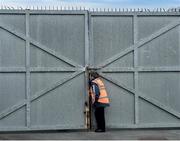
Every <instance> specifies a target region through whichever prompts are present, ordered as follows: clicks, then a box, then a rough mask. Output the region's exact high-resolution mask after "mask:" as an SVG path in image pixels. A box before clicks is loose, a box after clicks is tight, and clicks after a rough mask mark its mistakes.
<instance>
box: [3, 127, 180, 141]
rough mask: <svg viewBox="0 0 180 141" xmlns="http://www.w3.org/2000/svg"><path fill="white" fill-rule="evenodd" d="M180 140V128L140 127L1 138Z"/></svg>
mask: <svg viewBox="0 0 180 141" xmlns="http://www.w3.org/2000/svg"><path fill="white" fill-rule="evenodd" d="M4 139H9V140H22V139H24V140H29V139H31V140H39V139H41V140H55V139H58V140H73V139H76V140H87V139H89V140H99V139H102V140H108V139H109V140H115V139H117V140H118V139H119V140H120V139H123V140H128V139H129V140H131V139H134V140H179V139H180V129H179V130H177V129H169V130H167V129H166V130H165V129H163V130H162V129H159V130H158V129H153V130H152V129H151V130H150V129H144V130H143V129H141V130H140V129H138V130H135V129H134V130H132V129H130V130H108V131H107V132H105V133H95V132H92V131H38V132H9V133H7V132H1V133H0V140H4Z"/></svg>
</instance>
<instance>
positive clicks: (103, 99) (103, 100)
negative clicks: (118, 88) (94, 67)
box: [90, 78, 109, 104]
mask: <svg viewBox="0 0 180 141" xmlns="http://www.w3.org/2000/svg"><path fill="white" fill-rule="evenodd" d="M92 82H93V83H95V84H97V85H98V88H99V92H100V96H99V99H98V102H99V103H105V104H109V98H108V95H107V91H106V88H105V85H104V83H103V81H102V80H101V79H100V78H96V79H94V80H93V81H92ZM90 93H91V97H92V102H93V103H94V102H95V94H94V92H93V91H92V88H91V90H90Z"/></svg>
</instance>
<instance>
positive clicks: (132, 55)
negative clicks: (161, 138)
mask: <svg viewBox="0 0 180 141" xmlns="http://www.w3.org/2000/svg"><path fill="white" fill-rule="evenodd" d="M88 17H89V19H88ZM88 20H89V24H88ZM179 25H180V17H179V13H173V12H171V13H165V12H159V13H158V12H147V13H144V12H142V13H141V12H137V13H136V12H134V13H131V12H127V13H126V12H90V13H89V15H88V11H29V10H27V11H23V10H22V11H20V10H19V11H16V10H13V11H12V10H10V11H8V10H2V11H1V12H0V131H18V130H24V131H25V130H48V129H85V128H87V127H86V120H85V115H84V102H85V101H86V100H88V99H87V72H88V71H86V67H87V66H89V68H91V69H97V70H98V71H99V72H100V74H101V75H102V77H103V78H104V81H105V84H106V87H107V90H108V92H109V96H110V99H111V106H110V107H109V108H107V111H106V112H107V113H106V121H107V126H108V127H112V128H148V127H180V119H179V118H180V104H179V99H180V87H179V86H180V26H179ZM88 29H89V30H88ZM88 32H89V38H88ZM88 42H89V44H88ZM89 45H90V48H89V49H88V46H89ZM89 63H90V64H89Z"/></svg>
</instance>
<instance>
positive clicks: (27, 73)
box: [25, 10, 31, 127]
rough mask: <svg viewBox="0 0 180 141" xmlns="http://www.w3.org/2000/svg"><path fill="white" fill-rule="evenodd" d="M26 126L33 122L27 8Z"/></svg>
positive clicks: (27, 15)
mask: <svg viewBox="0 0 180 141" xmlns="http://www.w3.org/2000/svg"><path fill="white" fill-rule="evenodd" d="M25 23H26V49H25V50H26V53H25V58H26V79H25V80H26V99H27V103H26V126H27V127H30V124H31V123H30V122H31V119H30V118H31V115H30V114H31V113H30V112H31V110H30V109H31V105H30V93H31V92H30V41H29V36H30V35H29V11H28V10H26V22H25Z"/></svg>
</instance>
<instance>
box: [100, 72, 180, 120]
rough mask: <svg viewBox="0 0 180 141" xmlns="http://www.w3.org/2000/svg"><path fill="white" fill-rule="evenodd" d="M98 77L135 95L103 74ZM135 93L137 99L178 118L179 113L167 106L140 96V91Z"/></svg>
mask: <svg viewBox="0 0 180 141" xmlns="http://www.w3.org/2000/svg"><path fill="white" fill-rule="evenodd" d="M100 75H101V76H102V77H103V78H104V79H106V80H108V81H110V82H111V83H113V84H115V85H116V86H118V87H120V88H122V89H124V90H126V91H128V92H130V93H131V94H135V89H133V88H129V87H127V86H126V85H124V84H122V83H120V82H117V81H116V80H114V79H112V78H110V77H108V76H107V75H105V74H102V73H100ZM137 93H138V97H140V98H142V99H144V100H146V101H147V102H149V103H151V104H153V105H154V106H156V107H158V108H160V109H162V110H164V111H166V112H168V113H170V114H172V115H174V116H175V117H177V118H180V113H179V112H176V111H175V110H173V109H172V108H170V107H168V106H166V105H164V104H162V103H160V102H159V101H157V100H155V99H154V98H150V97H148V96H147V95H144V94H142V93H141V92H140V91H138V92H137Z"/></svg>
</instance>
